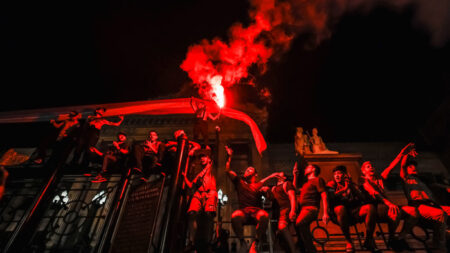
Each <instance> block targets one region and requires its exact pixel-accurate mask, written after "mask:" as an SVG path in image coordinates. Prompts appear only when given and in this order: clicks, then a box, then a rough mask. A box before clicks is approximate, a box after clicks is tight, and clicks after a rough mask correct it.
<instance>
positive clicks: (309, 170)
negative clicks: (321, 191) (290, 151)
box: [305, 164, 320, 176]
mask: <svg viewBox="0 0 450 253" xmlns="http://www.w3.org/2000/svg"><path fill="white" fill-rule="evenodd" d="M311 173H313V174H314V176H318V175H320V167H319V166H317V165H315V164H308V166H306V168H305V176H309V175H310V174H311Z"/></svg>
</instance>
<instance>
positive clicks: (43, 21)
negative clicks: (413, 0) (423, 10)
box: [0, 0, 450, 142]
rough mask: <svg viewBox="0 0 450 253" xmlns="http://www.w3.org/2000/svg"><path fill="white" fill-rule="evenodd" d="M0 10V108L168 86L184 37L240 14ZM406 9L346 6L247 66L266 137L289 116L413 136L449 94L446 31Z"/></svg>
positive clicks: (285, 134)
mask: <svg viewBox="0 0 450 253" xmlns="http://www.w3.org/2000/svg"><path fill="white" fill-rule="evenodd" d="M0 10H1V11H0V22H1V34H2V35H1V37H2V39H1V40H0V62H1V70H0V71H1V72H0V73H1V74H0V82H1V84H2V88H3V92H2V99H1V101H0V109H1V110H2V111H7V110H16V109H28V108H42V107H54V106H63V105H81V104H97V103H111V102H124V101H136V100H146V99H149V98H150V99H151V98H156V97H164V96H167V95H169V94H174V93H177V92H178V91H180V90H181V89H182V87H183V86H184V85H186V84H188V83H189V78H188V76H187V74H186V73H185V72H184V71H183V70H181V69H180V67H179V65H180V64H181V62H182V61H183V59H184V58H185V56H186V52H187V49H188V47H189V45H192V44H194V43H197V42H199V41H200V40H201V39H205V38H206V39H212V38H214V37H216V36H218V37H220V38H223V39H225V38H226V36H227V30H228V28H229V27H230V26H231V25H232V24H233V23H235V22H242V23H244V24H245V23H246V22H248V20H247V19H248V17H247V16H248V14H247V12H248V3H247V2H246V1H244V0H229V1H208V0H190V1H189V0H182V1H181V0H179V1H161V2H160V3H158V4H157V3H156V2H155V1H144V0H131V1H124V0H123V1H115V0H112V1H54V0H50V1H44V2H42V1H37V2H36V1H28V2H27V1H7V2H5V1H4V2H2V3H1V6H0ZM415 11H416V10H415V9H414V8H413V7H405V8H402V9H401V10H392V9H390V8H387V7H378V8H372V9H371V10H370V11H365V12H358V11H355V12H351V13H347V14H346V15H344V16H343V17H341V18H340V20H339V21H337V22H336V25H335V27H333V29H332V31H333V35H332V36H331V38H330V39H327V40H324V41H323V42H322V43H320V44H319V45H317V46H315V47H311V45H310V43H309V42H310V40H309V38H308V35H307V34H305V35H299V36H298V37H297V39H295V41H294V42H293V45H292V48H291V49H290V50H289V51H288V52H287V53H285V54H284V55H282V56H281V57H280V58H279V59H278V60H276V61H271V62H270V63H269V65H268V67H269V68H268V71H267V72H266V73H265V74H264V75H255V77H256V80H255V82H256V83H257V85H258V87H259V88H262V87H268V88H269V89H270V90H271V92H272V95H273V97H272V98H273V101H272V104H270V105H269V107H268V108H269V112H270V116H269V127H268V139H269V141H272V142H287V141H292V136H293V134H294V130H295V126H297V125H301V126H304V127H305V128H306V129H311V128H312V127H318V128H319V134H320V135H322V136H323V138H324V139H325V140H326V141H409V140H414V141H416V139H417V138H419V137H418V136H419V134H418V133H419V131H420V129H421V127H423V124H424V122H425V121H426V120H427V119H428V118H429V116H430V114H431V113H432V112H433V111H434V110H435V109H436V108H437V106H439V105H440V104H441V103H442V101H443V99H445V97H446V96H448V95H449V94H448V90H449V87H450V67H449V64H448V59H450V43H448V42H446V43H443V44H442V45H440V46H432V45H431V43H430V34H429V32H428V31H427V29H425V28H424V27H421V26H418V25H415V24H414V22H413V16H414V13H415ZM236 90H237V91H239V89H238V88H237V89H236ZM242 90H246V91H247V92H246V93H244V92H243V91H242V92H241V94H246V95H245V97H246V96H248V101H254V98H252V94H251V93H252V88H248V87H247V88H244V89H242ZM249 90H250V91H249ZM254 92H255V93H256V90H254ZM240 99H241V100H243V101H244V100H246V99H243V98H240Z"/></svg>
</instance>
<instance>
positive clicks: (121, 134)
mask: <svg viewBox="0 0 450 253" xmlns="http://www.w3.org/2000/svg"><path fill="white" fill-rule="evenodd" d="M117 139H118V140H119V141H122V142H123V141H126V140H127V134H126V133H124V132H119V133H118V134H117Z"/></svg>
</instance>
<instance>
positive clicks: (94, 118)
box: [72, 107, 124, 166]
mask: <svg viewBox="0 0 450 253" xmlns="http://www.w3.org/2000/svg"><path fill="white" fill-rule="evenodd" d="M105 112H106V108H104V107H99V108H97V109H95V112H94V115H91V116H89V117H88V118H87V129H86V130H85V131H83V133H81V136H80V137H79V140H78V143H77V147H76V149H75V152H74V156H73V159H72V164H78V162H79V160H80V157H81V154H82V153H83V151H85V156H84V158H83V161H82V163H81V164H82V165H83V166H87V165H88V164H89V158H88V157H87V156H90V155H92V154H93V153H92V151H91V148H92V147H95V145H97V142H98V139H99V138H100V130H101V129H102V127H103V126H104V125H108V126H120V124H122V121H123V119H124V117H123V116H119V119H120V120H119V121H118V122H112V121H109V120H107V119H105V118H104V117H103V114H104V113H105Z"/></svg>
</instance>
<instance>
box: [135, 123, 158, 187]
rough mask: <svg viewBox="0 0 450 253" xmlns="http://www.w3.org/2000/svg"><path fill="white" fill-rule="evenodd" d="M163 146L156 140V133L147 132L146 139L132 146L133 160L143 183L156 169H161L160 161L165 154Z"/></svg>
mask: <svg viewBox="0 0 450 253" xmlns="http://www.w3.org/2000/svg"><path fill="white" fill-rule="evenodd" d="M165 148H166V146H165V144H164V143H162V142H161V141H159V140H158V133H156V131H153V130H151V131H149V132H148V137H147V139H146V140H145V141H144V142H142V143H140V144H137V145H135V146H134V158H135V162H136V167H135V168H134V169H135V170H136V171H137V172H138V173H140V174H142V175H143V177H142V178H141V179H142V180H143V181H147V180H148V177H150V175H152V174H156V173H157V172H159V171H157V170H158V168H161V161H162V159H163V156H164V152H165Z"/></svg>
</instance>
